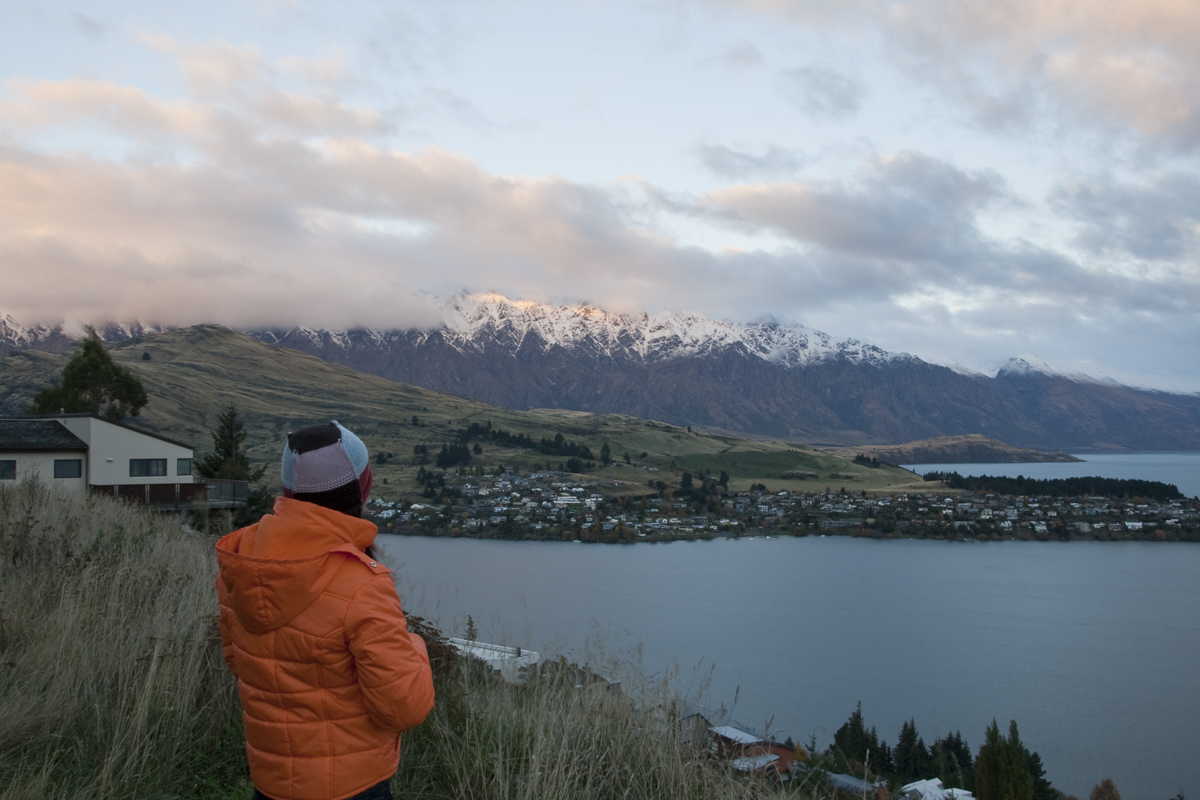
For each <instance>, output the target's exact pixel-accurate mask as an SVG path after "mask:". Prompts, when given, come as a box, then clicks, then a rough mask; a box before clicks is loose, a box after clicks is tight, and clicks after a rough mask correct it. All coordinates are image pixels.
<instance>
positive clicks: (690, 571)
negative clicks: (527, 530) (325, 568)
mask: <svg viewBox="0 0 1200 800" xmlns="http://www.w3.org/2000/svg"><path fill="white" fill-rule="evenodd" d="M380 538H381V544H382V545H383V548H384V551H385V553H386V554H387V556H386V557H387V558H389V560H390V563H392V564H393V565H395V566H396V567H397V569H398V572H399V573H400V586H401V590H402V596H403V597H404V600H405V604H406V607H408V608H409V609H410V610H411V611H415V612H416V613H419V614H422V615H425V616H427V617H430V618H431V619H434V620H436V621H437V622H438V623H440V625H441V626H442V628H443V630H445V631H447V632H454V633H458V634H461V633H462V632H463V631H464V630H465V627H466V617H467V615H468V614H470V615H471V616H472V617H473V618H474V620H475V623H476V624H477V625H478V627H479V636H480V639H482V640H484V641H495V642H502V643H508V644H513V645H522V646H525V647H533V648H534V649H537V650H539V651H540V652H542V653H543V655H551V654H557V653H563V654H566V655H567V656H568V657H571V658H575V659H578V660H580V661H583V660H589V659H590V660H592V661H593V663H595V660H596V657H595V653H596V652H597V651H598V652H603V653H606V654H609V655H615V656H617V657H620V658H623V659H625V660H626V661H629V662H634V661H636V660H637V659H638V658H639V657H640V658H641V659H642V663H643V664H644V669H645V670H646V672H647V673H655V672H659V671H661V670H664V669H667V668H669V667H670V666H671V665H678V666H679V667H680V668H681V674H680V676H679V679H678V680H677V681H676V685H677V686H679V687H680V688H681V689H683V690H685V691H695V690H697V689H699V687H700V686H701V685H702V684H703V683H705V681H706V680H707V679H708V678H709V677H711V683H710V685H709V688H708V690H707V693H706V695H705V697H704V700H705V701H706V703H707V704H709V705H712V706H717V705H719V704H721V703H724V704H725V705H726V706H730V705H732V706H733V713H734V716H735V717H736V718H737V719H739V720H741V721H742V722H744V723H745V724H747V725H749V726H751V727H754V728H756V729H757V730H758V731H759V732H762V730H763V727H764V723H765V722H766V720H768V719H770V718H772V717H773V718H774V723H773V725H772V726H771V730H772V731H776V732H779V733H780V734H781V736H780V738H782V735H786V734H791V735H792V736H793V737H794V738H795V739H796V740H797V741H803V740H807V738H808V736H809V734H811V733H815V734H816V736H817V740H818V742H819V744H820V746H822V747H824V746H826V745H827V744H829V742H830V741H831V740H832V737H833V732H834V731H835V730H836V729H837V728H838V726H840V725H841V724H842V722H844V721H845V720H846V718H847V717H848V716H849V715H850V713H851V712H852V711H853V710H854V707H855V703H856V702H858V701H859V700H861V701H862V707H863V714H864V716H865V718H866V721H867V724H868V725H874V726H876V727H877V728H878V730H879V732H880V734H881V736H883V737H885V738H886V739H887V740H888V741H890V742H891V743H892V744H893V746H894V745H895V742H896V738H897V735H898V733H899V731H900V727H901V725H902V724H903V722H904V721H905V720H907V719H909V718H912V719H914V720H915V721H916V724H917V729H918V731H919V732H920V733H921V735H922V736H923V737H924V739H925V741H926V742H927V743H928V742H932V741H933V740H934V739H936V738H939V737H941V736H943V735H945V734H947V733H950V732H953V731H955V730H960V731H962V734H963V736H964V737H965V738H966V739H967V741H968V742H969V743H970V744H971V746H972V747H973V748H974V749H976V750H977V749H978V747H979V744H980V742H981V741H982V739H983V732H984V729H985V727H986V726H987V724H988V723H989V722H990V721H991V719H992V718H993V717H996V718H997V719H998V720H999V721H1000V723H1001V726H1002V727H1003V726H1005V725H1007V722H1008V720H1009V719H1015V720H1017V724H1018V725H1019V727H1020V731H1021V738H1022V739H1023V740H1024V741H1025V743H1026V745H1027V746H1028V747H1030V748H1031V749H1033V750H1036V751H1038V752H1039V753H1040V754H1041V756H1042V760H1043V762H1044V763H1045V765H1046V770H1047V777H1048V778H1049V779H1050V780H1051V781H1052V782H1053V783H1054V785H1055V786H1056V787H1058V788H1059V789H1062V790H1063V791H1066V792H1068V793H1070V794H1074V795H1076V796H1077V797H1081V798H1086V797H1087V796H1088V793H1089V792H1090V790H1091V787H1092V786H1093V785H1094V784H1095V783H1097V782H1099V781H1100V780H1101V779H1103V778H1105V777H1110V778H1112V779H1113V781H1114V782H1115V783H1116V785H1117V787H1118V789H1120V790H1121V792H1122V795H1123V796H1124V797H1125V798H1126V800H1137V799H1138V798H1152V799H1153V800H1167V798H1169V797H1172V796H1174V795H1175V794H1176V793H1177V792H1180V791H1183V792H1184V793H1185V795H1187V796H1191V797H1194V796H1196V793H1197V792H1198V791H1200V780H1198V777H1197V770H1196V765H1197V763H1198V762H1200V682H1198V681H1197V675H1198V674H1200V670H1198V669H1197V666H1198V665H1200V546H1197V545H1194V544H1176V543H1142V542H1117V543H1101V542H989V543H986V544H983V543H957V542H940V541H916V540H899V541H886V540H885V541H876V540H864V539H850V538H843V537H829V538H823V537H808V538H802V539H792V538H778V539H768V538H758V539H751V540H740V541H738V540H724V539H719V540H716V541H712V542H693V543H687V542H677V543H672V544H638V545H624V546H622V545H583V544H568V543H550V542H506V541H488V540H475V539H437V538H426V537H397V536H381V537H380ZM589 650H590V651H591V652H589ZM710 666H711V667H713V672H712V673H711V676H710V674H709V667H710ZM735 696H736V698H737V700H736V704H734V698H735Z"/></svg>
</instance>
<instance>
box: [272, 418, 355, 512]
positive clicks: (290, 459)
mask: <svg viewBox="0 0 1200 800" xmlns="http://www.w3.org/2000/svg"><path fill="white" fill-rule="evenodd" d="M280 472H281V477H282V480H283V490H284V491H283V493H284V495H285V496H286V497H295V498H296V499H298V500H307V501H309V502H313V503H316V504H317V505H322V506H326V507H328V508H334V509H336V510H338V511H343V512H346V513H352V514H355V515H356V516H357V514H358V513H360V512H361V510H362V504H363V503H364V502H366V499H367V495H368V494H369V493H370V491H371V466H370V462H369V458H368V456H367V446H366V445H365V444H363V442H362V439H359V438H358V437H357V436H355V435H354V434H353V433H352V432H351V431H350V430H348V429H346V428H344V427H342V426H341V425H340V424H339V423H338V422H337V420H334V421H332V422H329V423H326V424H323V425H309V426H308V427H306V428H301V429H300V430H298V431H295V432H294V433H289V434H288V435H287V441H286V442H285V443H284V446H283V462H282V464H281V469H280Z"/></svg>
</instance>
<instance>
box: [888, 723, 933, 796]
mask: <svg viewBox="0 0 1200 800" xmlns="http://www.w3.org/2000/svg"><path fill="white" fill-rule="evenodd" d="M893 758H894V759H895V762H896V776H897V777H898V778H900V780H902V781H903V782H904V783H908V782H910V781H917V780H921V779H922V778H927V777H929V776H928V775H927V774H926V773H928V772H929V770H930V769H931V762H930V759H929V748H927V747H926V746H925V740H924V739H922V738H921V737H920V736H918V735H917V723H916V721H915V720H909V721H908V722H906V723H904V725H903V726H902V727H901V728H900V739H899V740H898V741H897V742H896V750H895V751H894V753H893Z"/></svg>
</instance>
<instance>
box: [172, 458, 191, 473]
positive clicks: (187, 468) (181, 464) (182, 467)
mask: <svg viewBox="0 0 1200 800" xmlns="http://www.w3.org/2000/svg"><path fill="white" fill-rule="evenodd" d="M175 474H176V475H191V474H192V460H191V459H190V458H177V459H175Z"/></svg>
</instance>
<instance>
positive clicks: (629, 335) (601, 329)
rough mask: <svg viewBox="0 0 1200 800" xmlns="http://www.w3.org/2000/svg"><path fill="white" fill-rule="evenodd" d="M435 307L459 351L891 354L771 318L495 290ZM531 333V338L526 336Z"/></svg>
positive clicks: (657, 355) (792, 359)
mask: <svg viewBox="0 0 1200 800" xmlns="http://www.w3.org/2000/svg"><path fill="white" fill-rule="evenodd" d="M437 304H438V306H439V307H440V308H441V310H442V312H443V319H444V320H445V328H444V334H445V335H446V337H447V340H448V341H450V342H451V343H452V344H454V345H455V346H457V347H460V348H467V347H471V346H473V345H475V344H477V343H478V342H480V341H482V340H486V339H491V340H494V341H497V342H500V343H503V344H506V345H509V346H514V347H520V346H522V345H524V344H525V343H526V341H527V340H528V341H530V342H531V343H534V344H537V345H538V346H540V347H541V348H543V349H546V350H549V349H552V348H555V347H562V348H576V347H585V348H589V349H594V350H596V351H600V352H606V353H608V354H609V355H610V356H616V355H618V354H620V355H626V356H635V357H637V358H638V359H641V360H646V361H662V360H667V359H671V358H677V357H680V356H690V355H707V354H710V353H715V352H720V351H723V350H727V349H731V348H737V349H741V350H744V351H745V352H746V353H747V354H749V355H753V356H757V357H759V358H761V359H763V360H766V361H771V362H774V363H778V364H782V365H785V366H799V365H801V364H808V363H813V362H818V361H825V360H831V359H837V358H846V359H849V360H852V361H856V362H857V361H872V362H882V361H886V360H890V359H892V358H895V357H896V356H894V355H893V354H890V353H887V352H886V351H884V350H882V349H880V348H878V347H875V346H874V345H871V344H867V343H864V342H860V341H857V340H854V339H845V340H841V341H838V340H835V339H833V338H832V337H830V336H829V335H828V334H825V333H822V332H821V331H817V330H813V329H812V328H807V327H805V326H803V325H800V324H799V323H794V322H779V321H778V320H776V319H774V318H773V317H763V318H760V319H758V320H755V321H753V322H750V323H737V322H730V321H729V320H722V319H712V318H710V317H706V316H703V315H700V314H694V313H687V312H682V311H675V310H672V311H661V312H657V313H654V314H648V313H646V312H644V311H643V312H639V313H635V314H618V313H612V312H609V311H605V310H604V309H602V308H598V307H596V306H594V305H592V304H590V303H580V304H571V305H568V304H550V303H536V302H532V301H527V300H511V299H509V298H508V297H505V296H504V295H502V294H497V293H494V292H489V293H485V294H470V293H466V292H464V293H462V294H458V295H455V296H453V297H450V298H446V299H443V300H439V301H437ZM531 334H535V335H536V336H535V337H534V338H532V339H531V338H530V336H531Z"/></svg>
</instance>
